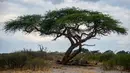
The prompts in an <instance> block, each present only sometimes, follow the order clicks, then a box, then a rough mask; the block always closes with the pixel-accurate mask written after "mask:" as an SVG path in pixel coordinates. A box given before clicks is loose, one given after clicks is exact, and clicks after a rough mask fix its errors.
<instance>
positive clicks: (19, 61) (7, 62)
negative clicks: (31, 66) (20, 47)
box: [0, 53, 27, 69]
mask: <svg viewBox="0 0 130 73" xmlns="http://www.w3.org/2000/svg"><path fill="white" fill-rule="evenodd" d="M26 60H27V56H26V55H25V54H21V53H12V54H3V55H1V58H0V67H1V68H10V69H13V68H22V67H23V66H24V65H25V63H26Z"/></svg>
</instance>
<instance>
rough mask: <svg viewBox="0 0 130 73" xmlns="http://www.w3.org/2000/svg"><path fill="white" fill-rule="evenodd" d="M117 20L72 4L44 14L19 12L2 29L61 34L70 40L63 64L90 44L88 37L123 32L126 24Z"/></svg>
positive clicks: (94, 37)
mask: <svg viewBox="0 0 130 73" xmlns="http://www.w3.org/2000/svg"><path fill="white" fill-rule="evenodd" d="M120 24H121V22H120V21H118V20H116V19H113V18H112V17H111V16H110V15H109V14H103V13H102V12H98V11H90V10H84V9H79V8H75V7H72V8H63V9H59V10H53V11H49V12H47V13H46V14H44V15H37V14H34V15H24V16H19V17H17V18H16V19H14V20H10V21H7V22H6V23H5V26H4V29H5V31H10V32H16V31H23V32H25V33H29V34H30V33H34V32H38V33H39V34H40V36H43V35H44V36H45V35H47V36H55V38H54V40H56V39H58V38H60V37H62V36H64V37H65V38H67V39H68V40H69V41H70V47H69V48H68V50H67V51H66V52H65V54H64V56H63V59H62V60H61V63H60V64H64V65H65V64H67V63H69V61H70V60H72V58H74V57H75V56H76V55H77V54H79V53H80V52H81V49H82V47H83V46H89V44H84V42H86V41H88V40H90V39H97V36H107V35H110V34H111V33H117V34H121V35H126V34H127V30H126V28H124V27H123V26H121V25H120ZM76 48H78V49H76Z"/></svg>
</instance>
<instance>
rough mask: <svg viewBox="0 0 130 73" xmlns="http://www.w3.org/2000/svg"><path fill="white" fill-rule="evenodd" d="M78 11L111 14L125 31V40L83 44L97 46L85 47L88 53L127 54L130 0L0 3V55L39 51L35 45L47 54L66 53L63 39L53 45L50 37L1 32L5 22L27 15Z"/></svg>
mask: <svg viewBox="0 0 130 73" xmlns="http://www.w3.org/2000/svg"><path fill="white" fill-rule="evenodd" d="M73 6H75V7H79V8H82V9H88V10H94V11H100V12H103V13H107V14H110V15H111V16H112V17H113V18H115V19H117V20H119V21H121V22H122V26H124V27H126V28H127V30H128V35H127V36H122V35H117V34H111V35H109V36H102V37H100V38H101V39H100V40H89V41H86V42H85V43H88V44H96V46H93V47H85V48H87V49H89V50H100V51H102V52H103V51H106V50H109V49H110V50H113V51H120V50H126V51H130V46H129V45H130V39H129V38H130V34H129V33H130V0H0V53H3V52H14V51H18V50H22V49H23V48H27V49H33V50H39V49H38V44H42V45H43V46H44V47H47V48H48V51H65V50H67V48H68V47H69V45H70V44H69V41H68V40H67V39H65V38H64V37H61V38H59V39H58V40H56V41H52V39H53V37H52V36H49V37H41V36H39V35H38V34H37V33H34V34H25V33H23V32H21V31H18V32H16V33H15V34H14V33H5V32H4V31H3V30H2V29H3V26H4V22H5V21H8V20H10V19H15V18H16V17H17V16H20V15H26V14H42V15H44V14H45V13H46V11H48V10H54V9H60V8H65V7H73Z"/></svg>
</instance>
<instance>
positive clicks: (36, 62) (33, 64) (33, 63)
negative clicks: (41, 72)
mask: <svg viewBox="0 0 130 73" xmlns="http://www.w3.org/2000/svg"><path fill="white" fill-rule="evenodd" d="M25 67H26V68H27V69H31V70H36V69H43V68H45V67H46V68H47V67H50V62H49V61H47V60H44V59H41V58H34V59H31V60H29V61H27V62H26V65H25Z"/></svg>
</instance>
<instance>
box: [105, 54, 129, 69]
mask: <svg viewBox="0 0 130 73" xmlns="http://www.w3.org/2000/svg"><path fill="white" fill-rule="evenodd" d="M103 68H104V69H114V68H116V69H117V68H120V69H121V68H123V69H124V70H130V54H116V56H115V57H113V58H111V59H110V60H107V61H104V62H103Z"/></svg>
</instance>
